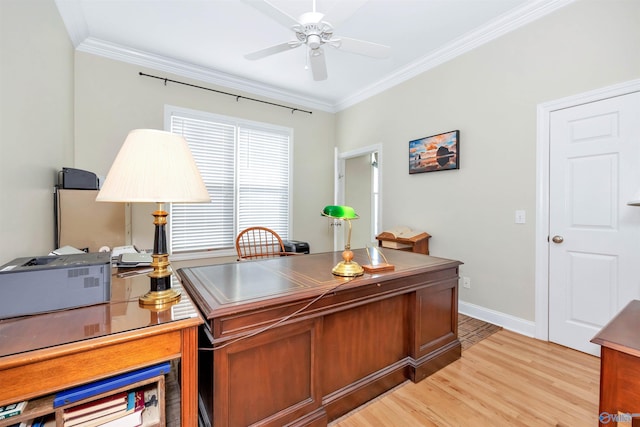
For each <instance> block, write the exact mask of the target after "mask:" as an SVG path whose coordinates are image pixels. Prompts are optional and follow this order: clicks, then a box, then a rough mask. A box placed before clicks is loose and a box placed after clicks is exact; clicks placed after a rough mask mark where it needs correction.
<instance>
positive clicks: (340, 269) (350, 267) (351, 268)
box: [331, 247, 364, 277]
mask: <svg viewBox="0 0 640 427" xmlns="http://www.w3.org/2000/svg"><path fill="white" fill-rule="evenodd" d="M331 272H332V273H333V274H335V275H336V276H342V277H357V276H362V275H363V274H364V268H362V267H361V266H360V264H358V263H357V262H355V261H353V252H352V251H351V249H348V247H347V249H345V250H344V251H343V252H342V261H340V262H339V263H338V264H336V266H335V267H333V270H331Z"/></svg>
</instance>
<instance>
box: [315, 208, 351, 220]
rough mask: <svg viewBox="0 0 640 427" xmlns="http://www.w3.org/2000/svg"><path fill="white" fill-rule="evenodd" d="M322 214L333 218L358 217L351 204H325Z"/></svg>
mask: <svg viewBox="0 0 640 427" xmlns="http://www.w3.org/2000/svg"><path fill="white" fill-rule="evenodd" d="M322 215H324V216H328V217H329V218H335V219H358V218H359V217H358V214H356V211H355V210H354V209H353V208H352V207H351V206H336V205H329V206H325V207H324V209H323V210H322Z"/></svg>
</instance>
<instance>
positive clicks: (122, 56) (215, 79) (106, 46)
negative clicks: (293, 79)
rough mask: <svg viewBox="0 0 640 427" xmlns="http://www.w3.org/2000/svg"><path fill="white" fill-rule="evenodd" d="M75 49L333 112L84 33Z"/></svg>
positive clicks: (311, 100) (289, 95)
mask: <svg viewBox="0 0 640 427" xmlns="http://www.w3.org/2000/svg"><path fill="white" fill-rule="evenodd" d="M76 50H78V51H80V52H85V53H90V54H93V55H97V56H102V57H105V58H109V59H114V60H116V61H122V62H126V63H129V64H133V65H139V66H142V67H146V68H151V69H154V70H157V71H163V72H166V73H171V74H175V75H178V76H182V77H186V78H191V79H195V80H198V81H201V82H206V83H211V84H214V85H217V86H222V87H225V88H229V89H235V90H238V91H242V92H246V93H250V94H252V95H258V96H264V97H267V98H269V99H272V100H273V99H275V100H278V101H281V102H286V103H291V104H294V107H295V106H297V107H306V108H310V109H316V110H321V111H327V112H330V113H335V112H336V111H335V110H334V108H333V105H332V104H330V103H327V102H323V101H321V100H318V99H314V98H309V97H304V96H301V95H298V94H296V93H293V92H291V91H286V90H282V89H279V88H276V87H274V86H269V85H265V84H262V83H259V82H256V81H253V80H249V79H243V78H241V77H238V76H234V75H231V74H227V73H223V72H220V71H215V70H212V69H210V68H206V67H200V66H197V65H194V64H190V63H187V62H182V61H177V60H175V59H172V58H167V57H164V56H160V55H155V54H150V53H148V52H143V51H140V50H136V49H131V48H128V47H124V46H121V45H117V44H114V43H110V42H105V41H103V40H99V39H95V38H92V37H88V38H86V39H85V40H83V41H82V42H81V43H80V44H79V45H78V46H77V47H76Z"/></svg>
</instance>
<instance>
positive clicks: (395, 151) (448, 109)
mask: <svg viewBox="0 0 640 427" xmlns="http://www.w3.org/2000/svg"><path fill="white" fill-rule="evenodd" d="M639 17H640V2H637V1H633V0H627V1H618V0H608V1H604V0H597V1H593V0H586V1H578V2H576V3H573V4H570V5H569V6H566V7H565V8H562V9H560V10H559V11H557V12H555V13H553V14H552V15H550V16H547V17H545V18H542V19H540V20H538V21H535V22H533V23H531V24H529V25H527V26H525V27H523V28H521V29H519V30H516V31H514V32H512V33H509V34H507V35H505V36H503V37H501V38H499V39H497V40H495V41H493V42H490V43H488V44H486V45H483V46H482V47H480V48H478V49H475V50H474V51H472V52H469V53H467V54H465V55H462V56H461V57H458V58H456V59H454V60H452V61H450V62H448V63H446V64H443V65H441V66H439V67H437V68H435V69H433V70H431V71H428V72H425V73H423V74H421V75H419V76H418V77H416V78H414V79H412V80H410V81H407V82H405V83H404V84H402V85H399V86H397V87H395V88H393V89H391V90H388V91H386V92H384V93H382V94H380V95H378V96H376V97H374V98H371V99H369V100H366V101H364V102H362V103H360V104H359V105H356V106H354V107H352V108H349V109H347V110H345V111H342V112H340V113H339V114H337V138H338V141H339V143H340V150H341V151H348V150H352V149H354V148H357V147H360V146H366V145H370V144H372V143H381V144H382V145H383V151H384V158H383V164H382V168H383V171H384V173H383V177H384V178H383V183H382V200H383V206H382V211H383V224H382V228H383V229H385V228H390V227H393V226H396V225H407V226H410V227H412V228H415V229H419V230H425V231H427V232H428V233H430V234H431V235H432V236H433V237H432V238H431V240H430V251H431V254H432V255H435V256H442V257H447V258H454V259H458V260H461V261H463V262H464V265H463V266H462V267H461V274H462V275H464V276H468V277H470V278H471V289H461V290H460V299H461V300H463V301H465V302H468V303H472V304H476V305H479V306H481V307H484V308H487V309H489V310H496V311H498V312H501V313H505V314H507V315H511V316H515V317H517V318H521V319H525V320H529V321H532V320H533V319H534V248H535V242H534V233H535V207H536V200H535V189H536V106H537V105H538V104H539V103H542V102H546V101H551V100H554V99H558V98H562V97H566V96H569V95H572V94H577V93H580V92H585V91H588V90H592V89H596V88H600V87H604V86H607V85H611V84H615V83H619V82H623V81H627V80H632V79H637V78H639V77H640V55H638V46H640V25H638V23H639V21H638V18H639ZM454 129H459V130H460V132H461V137H460V138H461V143H460V156H461V160H460V164H461V169H460V170H459V171H444V172H435V173H424V174H417V175H409V174H408V163H407V162H408V142H409V141H410V140H412V139H416V138H420V137H424V136H428V135H432V134H436V133H440V132H445V131H450V130H454ZM517 209H524V210H525V211H526V215H527V222H526V224H524V225H519V224H515V223H514V216H515V211H516V210H517Z"/></svg>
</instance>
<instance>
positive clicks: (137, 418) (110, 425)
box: [100, 409, 142, 427]
mask: <svg viewBox="0 0 640 427" xmlns="http://www.w3.org/2000/svg"><path fill="white" fill-rule="evenodd" d="M140 425H142V409H138V410H137V411H134V412H131V413H129V414H127V415H125V416H123V417H120V418H116V419H115V420H111V421H108V422H106V423H104V424H100V427H137V426H140Z"/></svg>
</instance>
